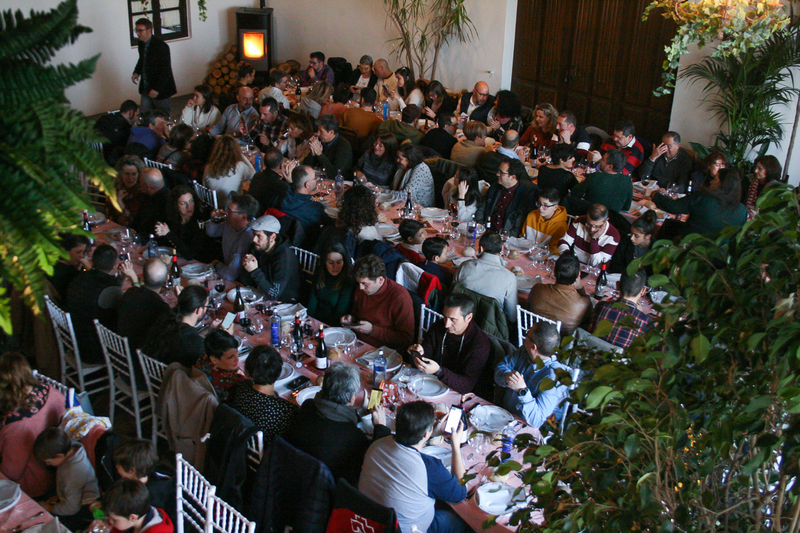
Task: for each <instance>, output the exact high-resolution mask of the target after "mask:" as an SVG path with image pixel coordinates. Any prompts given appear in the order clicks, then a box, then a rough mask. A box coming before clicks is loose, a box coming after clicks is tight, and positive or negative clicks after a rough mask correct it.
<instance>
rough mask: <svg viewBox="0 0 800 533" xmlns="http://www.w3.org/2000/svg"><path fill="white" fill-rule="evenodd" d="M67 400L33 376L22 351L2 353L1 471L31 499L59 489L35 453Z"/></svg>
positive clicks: (55, 425)
mask: <svg viewBox="0 0 800 533" xmlns="http://www.w3.org/2000/svg"><path fill="white" fill-rule="evenodd" d="M65 406H66V400H65V399H64V396H63V395H62V394H61V393H60V392H59V391H58V390H56V389H54V388H52V387H50V386H48V385H45V384H43V383H41V382H40V381H39V380H38V379H36V378H35V377H34V376H33V372H31V367H30V366H28V362H27V361H26V360H25V357H23V356H22V355H21V354H18V353H12V352H8V353H5V354H3V355H2V356H0V472H2V473H3V475H4V476H6V477H7V478H8V479H10V480H11V481H14V482H16V483H19V485H20V487H21V488H22V490H23V491H25V493H27V494H28V496H30V497H31V498H39V497H41V496H44V495H45V494H47V493H49V492H51V491H52V490H53V489H54V488H55V479H54V477H53V472H52V471H51V470H50V469H49V468H47V466H45V464H44V463H41V462H39V461H38V460H37V459H36V458H35V457H34V455H33V443H34V442H35V441H36V437H38V436H39V434H40V433H41V432H42V431H44V430H45V429H47V428H50V427H57V426H58V423H59V422H60V421H61V417H62V416H63V415H64V411H65V410H66V409H65Z"/></svg>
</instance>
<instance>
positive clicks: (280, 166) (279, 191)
mask: <svg viewBox="0 0 800 533" xmlns="http://www.w3.org/2000/svg"><path fill="white" fill-rule="evenodd" d="M295 167H297V161H295V160H286V159H284V158H283V154H281V151H280V150H278V149H277V148H268V149H267V150H266V151H265V152H264V170H262V171H261V172H256V174H255V175H254V176H253V179H252V180H250V188H249V189H248V190H247V193H248V194H249V195H250V196H252V197H253V198H255V199H256V200H257V201H258V205H259V206H260V207H261V209H262V210H263V211H266V210H267V209H269V208H271V207H274V208H276V209H280V207H281V204H282V203H283V200H284V198H286V195H287V194H289V190H290V189H291V186H290V184H291V183H292V171H293V170H294V169H295Z"/></svg>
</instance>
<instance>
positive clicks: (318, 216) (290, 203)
mask: <svg viewBox="0 0 800 533" xmlns="http://www.w3.org/2000/svg"><path fill="white" fill-rule="evenodd" d="M280 210H281V211H283V212H284V213H286V214H287V215H291V216H293V217H294V218H296V219H297V220H299V221H300V224H302V225H303V229H304V230H306V232H308V231H310V230H314V231H316V230H318V229H319V227H320V226H330V225H332V224H333V219H332V218H331V217H330V216H328V214H327V213H326V212H325V205H323V204H321V203H320V202H316V201H314V200H313V199H312V198H311V196H310V195H308V194H298V193H296V192H294V191H290V192H289V194H287V195H286V197H285V198H284V199H283V203H281V207H280Z"/></svg>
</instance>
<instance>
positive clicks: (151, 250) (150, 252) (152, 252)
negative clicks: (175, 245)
mask: <svg viewBox="0 0 800 533" xmlns="http://www.w3.org/2000/svg"><path fill="white" fill-rule="evenodd" d="M154 257H158V244H157V243H156V236H155V235H153V234H152V233H151V234H150V240H149V241H147V258H148V259H152V258H154Z"/></svg>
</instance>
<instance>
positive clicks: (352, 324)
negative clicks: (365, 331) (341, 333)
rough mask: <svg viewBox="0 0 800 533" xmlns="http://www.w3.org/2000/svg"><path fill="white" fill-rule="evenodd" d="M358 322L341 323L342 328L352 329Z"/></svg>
mask: <svg viewBox="0 0 800 533" xmlns="http://www.w3.org/2000/svg"><path fill="white" fill-rule="evenodd" d="M358 324H359V322H342V326H344V327H346V328H352V327H353V326H357V325H358Z"/></svg>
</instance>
